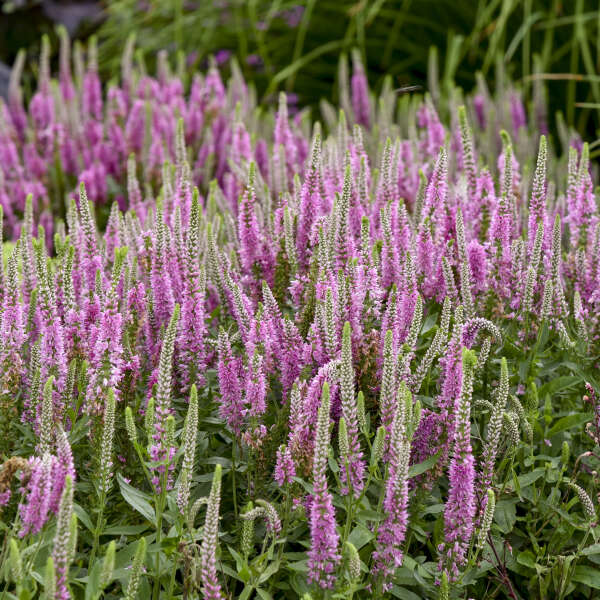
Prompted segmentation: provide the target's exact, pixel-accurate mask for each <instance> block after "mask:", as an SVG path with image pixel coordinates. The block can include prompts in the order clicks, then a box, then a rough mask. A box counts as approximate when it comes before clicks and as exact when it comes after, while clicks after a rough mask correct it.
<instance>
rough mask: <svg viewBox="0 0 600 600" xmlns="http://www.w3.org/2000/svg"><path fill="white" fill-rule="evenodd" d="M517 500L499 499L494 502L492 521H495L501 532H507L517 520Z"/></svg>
mask: <svg viewBox="0 0 600 600" xmlns="http://www.w3.org/2000/svg"><path fill="white" fill-rule="evenodd" d="M516 503H517V500H516V499H513V500H500V502H498V503H497V504H496V511H495V513H494V521H495V522H496V523H497V525H498V527H499V528H500V531H501V532H502V533H509V532H510V531H512V528H513V527H514V525H515V522H516V520H517V509H516V506H515V505H516Z"/></svg>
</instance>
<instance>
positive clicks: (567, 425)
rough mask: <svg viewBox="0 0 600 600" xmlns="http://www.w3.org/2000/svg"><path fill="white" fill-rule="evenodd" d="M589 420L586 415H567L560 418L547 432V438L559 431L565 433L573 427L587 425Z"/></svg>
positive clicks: (588, 416)
mask: <svg viewBox="0 0 600 600" xmlns="http://www.w3.org/2000/svg"><path fill="white" fill-rule="evenodd" d="M589 420H590V415H588V414H587V413H576V414H574V415H567V416H566V417H562V419H559V420H558V421H556V423H554V425H553V426H552V427H551V428H550V431H548V433H547V436H548V437H552V436H553V435H556V434H557V433H560V432H561V431H566V430H567V429H571V428H573V427H579V426H580V425H583V424H584V423H587V422H588V421H589Z"/></svg>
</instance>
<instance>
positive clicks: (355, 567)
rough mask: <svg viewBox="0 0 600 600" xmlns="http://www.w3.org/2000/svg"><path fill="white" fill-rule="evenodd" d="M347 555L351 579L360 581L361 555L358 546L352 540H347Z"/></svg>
mask: <svg viewBox="0 0 600 600" xmlns="http://www.w3.org/2000/svg"><path fill="white" fill-rule="evenodd" d="M345 548H346V557H347V559H348V574H349V575H350V581H352V582H354V581H358V580H359V579H360V565H361V562H360V556H359V555H358V550H357V549H356V546H354V544H352V543H351V542H346V544H345Z"/></svg>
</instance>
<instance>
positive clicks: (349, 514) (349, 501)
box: [342, 460, 354, 548]
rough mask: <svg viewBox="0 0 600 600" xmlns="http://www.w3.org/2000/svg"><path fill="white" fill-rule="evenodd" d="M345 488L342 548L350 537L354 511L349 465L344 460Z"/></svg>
mask: <svg viewBox="0 0 600 600" xmlns="http://www.w3.org/2000/svg"><path fill="white" fill-rule="evenodd" d="M346 486H347V488H348V496H347V498H346V524H345V525H344V536H343V537H342V548H343V547H344V544H345V543H346V541H347V540H348V536H349V535H350V527H352V518H353V516H354V515H353V513H354V511H353V510H352V508H353V502H352V498H353V490H352V483H351V481H350V465H349V463H348V460H346Z"/></svg>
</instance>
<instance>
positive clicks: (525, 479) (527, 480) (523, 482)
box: [517, 467, 546, 489]
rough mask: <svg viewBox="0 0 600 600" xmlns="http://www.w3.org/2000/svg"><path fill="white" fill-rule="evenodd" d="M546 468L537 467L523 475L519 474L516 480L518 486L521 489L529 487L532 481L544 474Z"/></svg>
mask: <svg viewBox="0 0 600 600" xmlns="http://www.w3.org/2000/svg"><path fill="white" fill-rule="evenodd" d="M545 472H546V469H542V468H541V467H538V468H537V469H534V470H533V471H530V472H529V473H525V474H524V475H519V476H518V477H517V480H518V482H519V486H520V487H521V489H523V488H526V487H529V486H530V485H531V484H532V483H535V482H536V481H537V480H538V479H539V478H540V477H543V476H544V473H545Z"/></svg>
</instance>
